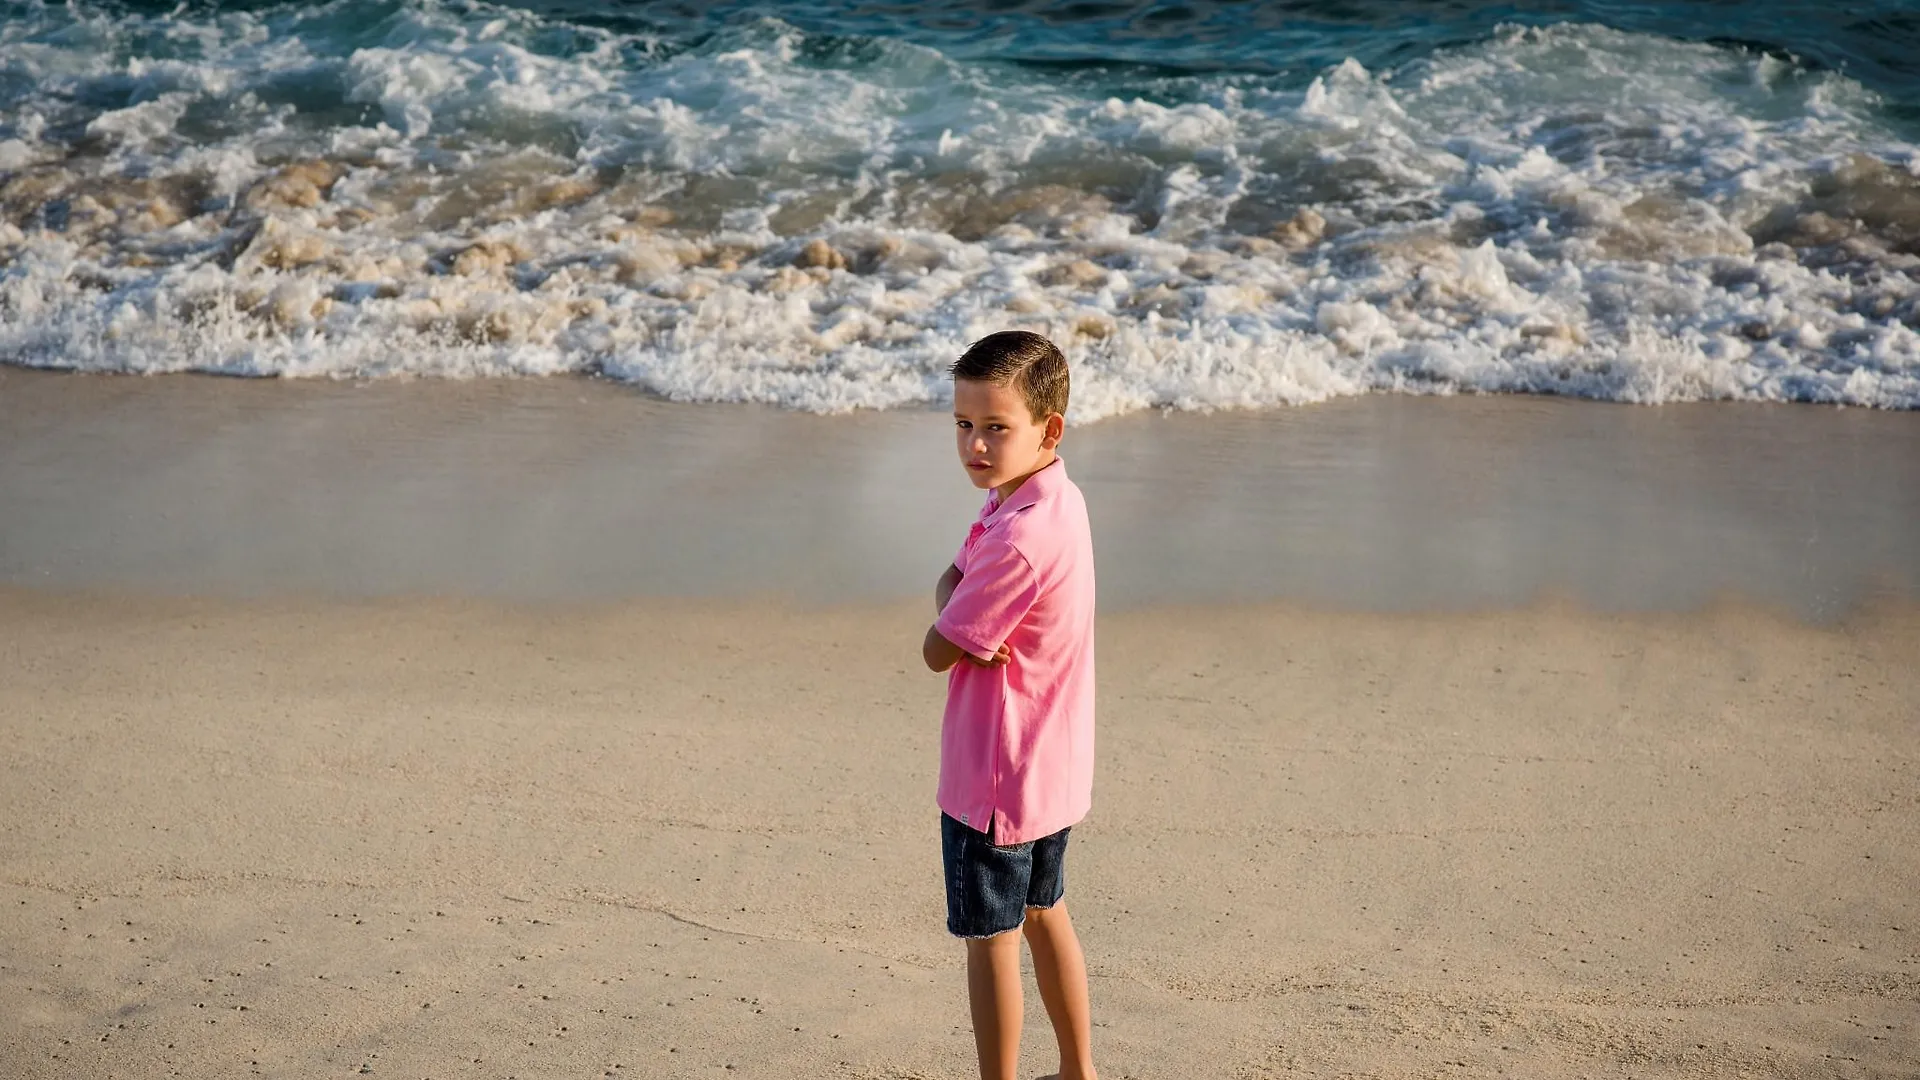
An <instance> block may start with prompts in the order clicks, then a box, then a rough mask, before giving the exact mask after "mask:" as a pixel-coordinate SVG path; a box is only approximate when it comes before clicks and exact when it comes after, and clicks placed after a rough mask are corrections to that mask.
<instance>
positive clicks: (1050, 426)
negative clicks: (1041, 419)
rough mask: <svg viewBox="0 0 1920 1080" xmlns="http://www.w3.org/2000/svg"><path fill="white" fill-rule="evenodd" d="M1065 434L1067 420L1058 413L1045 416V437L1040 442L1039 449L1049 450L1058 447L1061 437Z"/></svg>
mask: <svg viewBox="0 0 1920 1080" xmlns="http://www.w3.org/2000/svg"><path fill="white" fill-rule="evenodd" d="M1066 433H1067V418H1066V417H1064V416H1061V415H1060V414H1059V413H1048V414H1047V435H1046V438H1043V439H1041V440H1040V448H1041V449H1043V450H1051V449H1053V448H1054V447H1056V446H1059V445H1060V438H1061V436H1063V435H1065V434H1066Z"/></svg>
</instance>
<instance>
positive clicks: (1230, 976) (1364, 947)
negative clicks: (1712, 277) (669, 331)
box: [0, 369, 1920, 1080]
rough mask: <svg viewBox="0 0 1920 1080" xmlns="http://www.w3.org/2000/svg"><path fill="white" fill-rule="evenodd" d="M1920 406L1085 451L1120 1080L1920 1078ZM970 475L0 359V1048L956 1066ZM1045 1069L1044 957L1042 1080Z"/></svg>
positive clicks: (898, 455) (746, 440) (960, 1055)
mask: <svg viewBox="0 0 1920 1080" xmlns="http://www.w3.org/2000/svg"><path fill="white" fill-rule="evenodd" d="M1915 427H1916V425H1914V423H1913V422H1912V419H1911V417H1908V416H1900V415H1893V414H1874V413H1864V412H1859V411H1844V412H1841V411H1832V410H1812V409H1803V410H1778V411H1776V410H1764V409H1754V408H1751V407H1738V408H1724V409H1723V408H1715V407H1707V406H1702V407H1694V408H1688V409H1658V410H1654V409H1631V408H1619V407H1609V406H1595V405H1587V404H1583V403H1576V402H1536V401H1514V400H1510V399H1497V400H1477V399H1465V400H1454V401H1409V400H1404V399H1379V400H1369V401H1364V402H1356V403H1350V404H1348V403H1343V404H1341V405H1338V406H1329V407H1326V408H1324V409H1310V410H1300V411H1298V412H1290V413H1280V414H1259V415H1247V416H1216V417H1211V418H1194V417H1138V418H1133V419H1128V420H1121V421H1115V422H1110V423H1103V424H1099V425H1094V426H1092V427H1089V428H1086V429H1083V430H1082V431H1080V432H1077V433H1076V436H1075V437H1076V439H1078V440H1080V446H1081V449H1080V450H1079V451H1078V452H1079V453H1080V454H1081V458H1080V459H1078V460H1080V461H1084V462H1085V464H1077V463H1076V465H1075V470H1076V476H1078V477H1079V478H1080V479H1081V482H1082V484H1083V487H1084V488H1085V489H1086V491H1087V493H1088V498H1089V502H1090V504H1092V505H1093V508H1094V513H1095V514H1096V516H1097V521H1096V527H1097V528H1098V529H1099V533H1098V540H1099V543H1100V552H1101V559H1102V562H1101V584H1102V602H1103V605H1104V606H1103V612H1104V614H1103V618H1102V622H1101V627H1100V635H1101V638H1100V641H1101V677H1102V678H1101V719H1100V725H1101V726H1100V733H1101V734H1100V739H1101V743H1100V766H1099V769H1100V771H1099V775H1098V779H1097V781H1096V793H1095V809H1094V812H1093V815H1092V816H1091V817H1090V818H1089V819H1088V820H1087V821H1086V822H1085V823H1084V824H1083V825H1082V826H1081V827H1080V828H1078V829H1076V832H1075V839H1074V846H1073V849H1072V855H1071V857H1070V870H1069V887H1068V896H1069V903H1070V905H1071V908H1072V911H1073V913H1074V917H1075V920H1076V922H1077V923H1078V925H1079V927H1080V930H1081V933H1082V936H1083V939H1084V941H1085V943H1086V946H1087V949H1088V953H1089V960H1090V966H1091V970H1092V978H1093V995H1094V1001H1095V1011H1096V1023H1097V1025H1098V1026H1097V1027H1096V1030H1095V1040H1096V1049H1097V1052H1098V1054H1099V1056H1100V1059H1101V1062H1102V1068H1103V1071H1104V1073H1105V1075H1107V1076H1108V1077H1110V1078H1115V1077H1142V1078H1145V1077H1165V1076H1242V1077H1251V1076H1282V1075H1298V1076H1322V1077H1335V1076H1360V1075H1364V1076H1377V1077H1408V1078H1412V1077H1429V1076H1434V1075H1442V1074H1445V1075H1460V1076H1488V1077H1492V1076H1516V1077H1529V1078H1558V1077H1576V1076H1608V1077H1611V1076H1635V1077H1718V1076H1728V1077H1731V1076H1741V1077H1747V1076H1762V1077H1780V1078H1789V1077H1791V1078H1800V1077H1907V1076H1911V1075H1913V1063H1914V1062H1915V1061H1920V1023H1916V1017H1917V1016H1920V943H1917V942H1920V939H1917V938H1916V934H1920V901H1916V899H1915V898H1916V897H1920V862H1916V860H1915V859H1914V858H1913V857H1912V852H1913V851H1914V850H1915V849H1916V845H1920V800H1917V799H1916V798H1915V794H1914V793H1915V792H1916V791H1917V790H1920V728H1917V727H1916V717H1920V665H1916V664H1914V663H1913V657H1915V656H1916V655H1920V604H1916V602H1915V599H1914V596H1913V591H1914V588H1915V582H1916V573H1915V568H1916V563H1915V560H1914V553H1915V551H1916V550H1917V543H1920V542H1917V540H1916V537H1917V536H1920V528H1917V527H1916V520H1920V515H1916V514H1915V505H1916V504H1915V500H1916V498H1917V497H1920V496H1917V495H1916V491H1917V490H1920V489H1917V488H1916V486H1915V485H1914V483H1913V478H1914V475H1915V470H1916V469H1920V454H1916V453H1910V452H1909V451H1910V450H1912V449H1913V448H1914V446H1915V443H1914V439H1915V437H1916V436H1915ZM946 453H947V451H946V442H945V432H944V425H943V424H941V423H940V422H939V421H938V419H937V418H934V417H928V416H925V415H907V414H877V415H875V414H868V415H861V416H854V417H843V418H830V419H821V418H816V417H800V416H791V415H787V414H778V413H768V412H761V411H758V410H748V409H738V410H729V409H717V410H716V409H707V408H683V407H680V406H674V405H670V404H665V403H661V402H656V401H648V400H645V399H641V398H638V397H635V396H633V395H630V394H626V393H624V392H621V391H618V390H617V388H610V387H605V386H601V385H598V384H591V383H566V382H552V383H504V384H412V385H402V384H384V385H381V386H376V387H355V386H348V385H335V384H309V385H291V386H289V385H285V384H265V383H239V382H215V381H210V380H192V379H182V380H171V379H167V380H118V379H62V378H59V377H49V376H44V375H39V374H34V373H23V372H17V371H9V370H6V369H0V670H4V671H6V672H7V677H6V678H5V679H3V680H0V742H4V745H5V746H6V747H7V753H6V754H5V755H4V757H0V1018H3V1019H0V1075H4V1076H7V1077H15V1076H18V1077H22V1078H34V1080H38V1078H62V1080H65V1078H72V1077H89V1078H91V1077H104V1076H141V1077H144V1076H168V1075H184V1076H213V1077H224V1076H241V1077H244V1076H253V1075H264V1076H285V1077H309V1076H315V1075H333V1074H344V1075H362V1074H364V1075H371V1076H376V1077H377V1076H401V1077H412V1076H429V1077H441V1076H497V1077H546V1076H554V1077H558V1076H609V1075H610V1076H614V1077H620V1076H636V1077H648V1076H706V1075H714V1076H719V1075H754V1076H769V1077H790V1076H848V1077H965V1076H970V1075H972V1074H973V1065H972V1057H971V1054H972V1044H971V1036H970V1034H969V1032H968V1029H967V1026H966V1013H965V1004H964V985H963V982H962V979H961V973H960V954H959V950H958V949H957V948H956V946H955V945H954V944H953V943H952V942H951V941H950V940H949V939H947V938H946V936H945V934H944V932H943V929H942V927H941V921H940V888H939V876H938V875H939V867H938V857H937V842H936V840H935V836H936V831H935V819H934V810H933V807H932V802H931V791H932V785H933V769H934V761H935V755H936V753H937V749H936V748H937V728H938V708H939V701H940V694H941V683H940V680H939V679H938V677H935V676H931V675H929V674H927V673H926V672H924V671H923V670H920V669H919V668H918V666H917V664H918V660H917V653H916V648H917V643H918V640H919V635H920V632H921V631H922V630H923V628H924V625H925V623H926V621H927V618H928V615H929V611H928V607H929V602H928V600H927V598H926V597H925V596H924V592H925V590H926V587H927V585H928V584H929V583H930V581H931V578H932V576H933V573H934V572H935V571H937V569H938V568H939V565H940V562H941V559H942V558H943V556H945V555H946V554H947V553H948V551H949V550H950V549H951V547H952V542H953V540H954V537H955V533H956V530H957V529H958V527H959V526H960V525H961V524H962V523H964V521H965V520H966V519H967V517H968V516H969V515H970V514H971V512H972V510H973V503H974V499H973V497H972V493H971V492H970V491H969V490H967V489H965V488H964V487H960V488H958V489H957V490H956V488H955V486H954V484H942V483H941V482H940V480H941V478H942V477H945V476H946V473H945V472H944V471H943V470H946V469H948V468H949V463H948V461H947V457H946ZM1199 466H1205V467H1204V468H1200V467H1199ZM949 479H952V478H949ZM955 483H957V480H955ZM908 593H911V594H914V595H913V596H912V598H910V599H904V598H902V597H903V596H905V594H908ZM1049 1043H1050V1040H1049V1038H1048V1036H1047V1033H1046V1029H1045V1022H1044V1017H1043V1015H1042V1013H1041V1011H1040V1006H1039V1001H1038V998H1037V996H1036V995H1035V994H1034V993H1033V992H1032V988H1031V984H1030V983H1029V995H1028V1037H1027V1040H1026V1051H1027V1056H1026V1058H1025V1060H1024V1066H1025V1067H1024V1069H1023V1073H1024V1075H1028V1076H1039V1075H1041V1074H1043V1073H1045V1072H1048V1071H1050V1070H1051V1069H1052V1067H1053V1061H1052V1058H1051V1054H1050V1053H1049V1052H1048V1047H1049ZM729 1066H731V1069H729Z"/></svg>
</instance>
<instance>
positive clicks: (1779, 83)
mask: <svg viewBox="0 0 1920 1080" xmlns="http://www.w3.org/2000/svg"><path fill="white" fill-rule="evenodd" d="M357 2H358V0H334V2H333V3H330V4H327V5H323V6H318V7H312V8H304V9H298V8H281V9H269V10H265V11H259V12H246V13H229V14H224V15H219V16H213V17H202V16H187V15H176V16H169V17H165V18H160V17H154V18H149V19H144V20H143V19H139V18H133V17H127V16H121V15H116V16H111V17H109V16H108V15H105V14H100V13H94V14H89V13H88V12H87V10H86V9H84V8H67V9H58V10H47V9H35V10H36V11H38V14H37V15H35V16H34V17H33V19H17V20H11V21H10V22H9V24H8V25H7V26H6V27H5V28H4V29H0V88H3V89H4V91H5V93H6V95H7V96H6V98H5V99H4V101H5V108H6V112H5V113H4V114H0V358H4V359H6V360H10V361H13V362H18V363H26V364H34V365H42V366H49V367H64V368H73V369H79V370H105V371H129V372H164V371H185V370H194V371H214V372H224V373H231V374H243V375H279V376H299V377H308V376H335V377H384V376H403V375H428V376H461V375H474V374H498V373H517V374H530V375H545V374H553V373H562V372H595V373H600V374H603V375H605V376H608V377H611V378H615V379H622V380H627V381H630V382H632V383H634V384H637V385H639V386H643V387H645V388H647V389H649V390H652V391H655V392H658V393H661V394H665V395H668V396H671V397H675V398H681V399H686V400H694V401H755V402H768V403H774V404H779V405H784V406H789V407H794V408H802V409H814V410H823V411H832V410H841V409H850V408H861V407H887V406H896V405H904V404H913V403H918V402H926V401H929V400H938V399H940V398H941V397H942V396H943V395H944V393H945V388H944V385H943V379H942V372H943V371H944V369H945V365H946V364H947V363H949V362H950V361H951V359H952V358H953V356H955V355H956V354H957V353H958V351H959V350H960V349H962V348H963V347H964V345H965V344H966V343H967V342H968V341H970V340H972V339H974V338H977V337H979V336H981V335H983V334H985V333H987V332H990V331H992V330H996V329H1001V328H1005V327H1009V326H1022V327H1029V328H1033V329H1037V330H1041V331H1043V332H1046V333H1049V334H1051V335H1053V336H1054V337H1055V338H1056V339H1057V340H1059V341H1061V342H1062V344H1064V345H1066V346H1067V348H1068V351H1069V353H1070V355H1071V356H1072V357H1073V359H1074V361H1075V364H1076V373H1075V412H1076V414H1077V416H1078V418H1079V419H1083V420H1084V419H1093V418H1097V417H1100V416H1106V415H1112V414H1115V413H1120V412H1126V411H1129V410H1135V409H1141V408H1150V407H1156V406H1162V407H1173V408H1181V409H1206V408H1221V407H1240V406H1263V405H1273V404H1282V403H1300V402H1310V401H1318V400H1324V399H1326V398H1329V397H1334V396H1338V395H1345V394H1357V393H1366V392H1370V391H1380V390H1388V391H1408V392H1419V393H1450V392H1456V391H1496V392H1504V391H1518V392H1542V393H1561V394H1576V395H1582V396H1589V397H1596V398H1604V399H1611V400H1619V401H1632V402H1661V401H1675V400H1691V399H1699V398H1734V399H1749V400H1780V401H1816V402H1840V403H1848V404H1860V405H1874V406H1884V407H1893V408H1912V407H1916V406H1920V151H1916V148H1915V147H1914V145H1913V144H1912V143H1911V142H1910V141H1907V138H1906V137H1905V136H1904V135H1903V134H1902V133H1901V132H1900V131H1899V130H1898V129H1897V128H1896V127H1894V126H1893V125H1892V123H1891V122H1890V121H1889V120H1887V119H1886V118H1885V113H1884V110H1883V109H1882V106H1881V104H1880V103H1879V102H1878V101H1877V100H1876V99H1875V97H1874V96H1873V95H1872V94H1871V93H1870V92H1868V91H1867V90H1865V89H1864V88H1862V87H1861V86H1859V85H1858V84H1856V83H1853V82H1851V81H1848V80H1847V79H1845V78H1844V77H1841V76H1839V75H1835V74H1831V73H1813V72H1808V71H1804V70H1800V69H1797V68H1794V67H1793V66H1791V65H1790V64H1787V63H1785V62H1783V61H1780V60H1777V59H1774V58H1771V57H1767V56H1756V55H1753V54H1750V53H1745V52H1740V51H1735V50H1730V49H1725V48H1720V47H1717V46H1711V45H1703V44H1687V43H1680V42H1674V41H1669V40H1665V39H1661V38H1655V37H1650V36H1645V35H1634V34H1627V33H1621V32H1616V31H1611V30H1606V29H1603V28H1598V27H1591V26H1563V27H1557V28H1553V29H1544V30H1541V29H1510V30H1504V31H1502V32H1500V33H1499V34H1497V35H1496V36H1495V37H1494V38H1492V39H1490V40H1488V41H1485V42H1481V43H1479V44H1475V45H1471V46H1466V47H1461V48H1457V49H1451V50H1447V51H1444V52H1441V53H1438V54H1435V55H1433V56H1430V57H1428V58H1426V59H1423V60H1420V61H1417V62H1415V63H1413V64H1410V65H1408V66H1406V67H1404V68H1401V69H1399V70H1395V71H1391V72H1384V73H1374V72H1369V71H1367V70H1365V69H1364V68H1362V67H1361V66H1360V65H1359V64H1357V63H1354V62H1352V61H1348V62H1346V63H1344V64H1341V65H1338V66H1337V67H1335V68H1333V69H1331V70H1328V71H1327V72H1325V73H1324V74H1322V75H1321V76H1320V77H1319V78H1317V79H1314V80H1313V81H1312V83H1311V84H1310V85H1308V86H1306V87H1304V88H1300V87H1297V86H1293V87H1290V86H1287V85H1283V84H1280V83H1278V82H1275V81H1273V80H1260V79H1254V78H1251V77H1247V76H1207V77H1200V76H1195V77H1188V78H1182V79H1161V80H1157V81H1153V82H1140V83H1138V84H1136V85H1134V86H1131V87H1123V88H1122V89H1123V91H1124V92H1121V93H1110V92H1109V90H1111V89H1112V88H1111V87H1103V86H1099V85H1095V84H1092V83H1088V82H1084V81H1082V82H1076V81H1072V80H1060V79H1057V78H1056V79H1053V80H1052V81H1049V79H1048V78H1047V77H1045V76H1043V75H1042V74H1039V73H1035V72H1030V71H1024V70H1022V69H1017V68H1012V67H1005V66H988V65H982V64H968V63H962V62H958V61H954V60H952V59H949V58H947V57H945V56H942V55H941V54H939V53H937V52H934V51H932V50H930V49H926V48H921V47H917V46H912V45H905V44H900V43H888V42H880V43H869V45H868V46H867V47H865V48H866V51H864V52H861V53H859V54H858V55H852V54H843V53H834V52H832V51H831V50H827V51H826V53H825V54H824V55H823V53H822V49H821V48H816V47H812V43H809V42H808V41H807V40H806V39H805V38H804V37H803V36H802V35H801V34H800V33H799V32H797V31H794V30H792V29H790V28H787V27H784V26H782V25H780V24H778V23H772V22H762V23H757V24H754V25H751V26H747V27H742V28H737V29H736V30H735V31H733V32H731V37H729V38H728V39H726V40H722V41H718V42H715V43H712V44H711V45H710V46H709V47H706V48H703V49H699V50H694V51H686V52H680V53H677V54H670V55H669V54H666V53H664V52H663V51H662V50H660V49H658V48H656V47H655V45H654V43H652V42H649V41H646V40H643V39H639V38H633V37H623V36H621V35H616V34H612V33H608V32H604V31H597V30H592V29H588V28H579V27H574V28H566V27H562V26H560V25H559V24H555V23H552V22H544V21H542V20H540V19H538V18H537V17H535V16H532V15H529V14H527V13H525V12H519V11H513V10H510V9H503V8H494V7H489V6H486V5H478V4H461V5H457V6H456V5H452V4H444V5H443V4H440V3H437V2H425V3H413V4H410V5H407V6H403V7H400V8H397V9H394V8H383V9H379V10H380V12H381V18H380V20H379V21H371V20H366V19H356V18H355V14H356V12H359V11H361V10H362V9H361V8H356V7H354V6H353V4H354V3H357ZM35 20H38V21H37V22H35ZM196 20H197V21H196ZM363 23H364V25H363ZM559 29H566V30H569V31H570V36H569V37H568V39H567V40H569V41H570V42H572V44H571V45H569V46H568V47H567V48H565V49H561V48H557V47H554V46H553V45H552V44H551V42H550V40H549V39H550V38H552V37H553V33H554V32H555V31H556V30H559ZM156 42H162V43H164V44H156ZM110 98H114V99H116V100H115V101H114V103H113V104H112V106H111V107H106V106H105V105H103V104H102V102H103V101H106V100H107V99H110Z"/></svg>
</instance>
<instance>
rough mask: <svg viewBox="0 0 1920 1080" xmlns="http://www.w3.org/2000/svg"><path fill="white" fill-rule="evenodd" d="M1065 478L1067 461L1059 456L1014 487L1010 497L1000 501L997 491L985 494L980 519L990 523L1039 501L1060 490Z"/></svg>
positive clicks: (1008, 516)
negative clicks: (984, 502) (984, 503)
mask: <svg viewBox="0 0 1920 1080" xmlns="http://www.w3.org/2000/svg"><path fill="white" fill-rule="evenodd" d="M1066 479H1067V463H1066V462H1065V461H1064V460H1062V459H1061V458H1059V457H1057V456H1056V457H1055V458H1054V459H1053V460H1052V461H1050V462H1048V463H1047V464H1046V465H1045V466H1044V467H1043V468H1041V469H1040V471H1039V472H1036V473H1034V474H1033V475H1032V476H1029V477H1027V478H1026V480H1025V481H1023V482H1022V483H1021V484H1020V486H1019V487H1017V488H1015V489H1014V492H1013V495H1012V497H1010V498H1008V499H1006V500H1005V501H1002V500H1001V499H1000V493H999V491H997V490H996V491H994V492H993V493H992V494H990V495H988V496H987V505H986V506H985V507H983V508H982V509H981V511H980V521H981V523H982V524H984V525H992V524H994V523H995V522H997V521H1001V520H1003V519H1005V518H1010V517H1012V516H1013V515H1015V514H1017V513H1019V512H1020V511H1022V510H1025V509H1026V508H1027V507H1029V506H1032V505H1033V504H1034V503H1037V502H1039V501H1040V500H1041V499H1044V498H1046V497H1047V496H1049V495H1051V494H1053V493H1054V492H1056V491H1058V490H1060V485H1061V484H1063V483H1065V482H1066Z"/></svg>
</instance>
